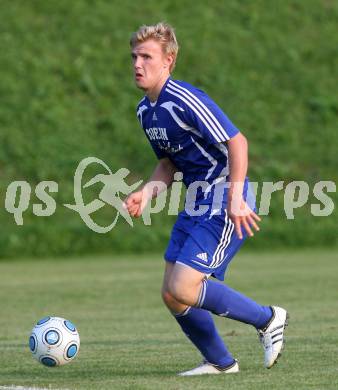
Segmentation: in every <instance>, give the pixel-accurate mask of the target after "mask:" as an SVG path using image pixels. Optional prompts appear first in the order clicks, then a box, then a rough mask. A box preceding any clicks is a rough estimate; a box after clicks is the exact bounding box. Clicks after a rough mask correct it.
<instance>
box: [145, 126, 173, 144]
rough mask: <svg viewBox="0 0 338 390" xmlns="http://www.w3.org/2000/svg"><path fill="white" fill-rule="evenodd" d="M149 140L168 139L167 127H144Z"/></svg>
mask: <svg viewBox="0 0 338 390" xmlns="http://www.w3.org/2000/svg"><path fill="white" fill-rule="evenodd" d="M146 133H147V135H148V137H149V139H150V141H154V140H163V141H168V136H167V129H166V128H165V127H150V128H149V129H146Z"/></svg>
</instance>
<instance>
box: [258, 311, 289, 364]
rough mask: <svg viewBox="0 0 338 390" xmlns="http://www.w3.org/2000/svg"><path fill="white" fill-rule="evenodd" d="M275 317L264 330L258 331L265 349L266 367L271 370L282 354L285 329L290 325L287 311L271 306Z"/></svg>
mask: <svg viewBox="0 0 338 390" xmlns="http://www.w3.org/2000/svg"><path fill="white" fill-rule="evenodd" d="M271 309H272V311H273V315H272V317H271V320H270V321H269V323H268V324H267V325H266V327H265V328H264V329H258V330H257V331H258V336H259V339H260V342H261V343H262V345H263V348H264V365H265V367H266V368H271V367H272V366H273V365H274V364H275V363H276V362H277V359H278V358H279V357H280V356H281V354H282V352H281V351H282V349H283V346H284V342H285V340H284V329H285V327H286V326H287V325H288V319H289V315H288V313H287V311H286V310H285V309H283V308H281V307H278V306H271Z"/></svg>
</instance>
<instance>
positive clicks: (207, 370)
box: [178, 360, 239, 376]
mask: <svg viewBox="0 0 338 390" xmlns="http://www.w3.org/2000/svg"><path fill="white" fill-rule="evenodd" d="M236 372H239V365H238V362H237V360H235V361H234V362H233V363H232V364H231V365H230V366H228V367H224V368H220V367H217V366H214V365H213V364H211V363H209V362H207V361H203V362H202V364H201V365H200V366H198V367H196V368H193V369H192V370H189V371H184V372H180V373H179V374H178V375H179V376H194V375H205V374H209V375H210V374H211V375H215V374H216V375H217V374H234V373H236Z"/></svg>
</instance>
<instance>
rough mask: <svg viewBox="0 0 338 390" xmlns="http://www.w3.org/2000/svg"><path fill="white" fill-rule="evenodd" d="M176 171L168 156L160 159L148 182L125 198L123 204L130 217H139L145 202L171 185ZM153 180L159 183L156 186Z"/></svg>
mask: <svg viewBox="0 0 338 390" xmlns="http://www.w3.org/2000/svg"><path fill="white" fill-rule="evenodd" d="M176 171H177V169H176V167H175V165H174V164H173V163H172V162H171V161H170V160H169V158H167V157H165V158H162V159H160V160H159V162H158V164H157V165H156V167H155V169H154V171H153V173H152V175H151V177H150V179H149V180H148V182H147V183H146V184H145V185H144V186H143V187H142V188H141V189H140V190H139V191H136V192H133V193H132V194H130V195H129V196H128V197H127V198H126V199H125V201H124V205H125V208H126V209H127V210H128V212H129V214H130V215H131V216H132V217H136V218H138V217H140V216H141V214H142V211H143V210H144V208H145V207H146V205H147V203H148V202H149V201H150V200H151V199H153V198H155V197H156V196H158V195H159V194H160V193H161V192H163V191H165V190H166V189H167V188H168V187H170V186H171V184H172V182H173V180H174V174H175V172H176ZM154 181H156V182H158V183H159V184H158V185H157V186H156V187H154V186H153V185H152V182H154Z"/></svg>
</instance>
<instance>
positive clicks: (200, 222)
mask: <svg viewBox="0 0 338 390" xmlns="http://www.w3.org/2000/svg"><path fill="white" fill-rule="evenodd" d="M243 233H244V232H243ZM243 236H244V238H243V239H242V240H240V239H239V238H238V237H237V234H236V232H235V226H234V224H233V222H232V221H231V220H230V218H228V215H227V212H226V210H222V212H221V214H220V215H213V216H212V217H210V214H209V213H207V214H205V215H202V216H199V217H196V216H190V215H188V214H187V213H186V211H182V212H181V213H180V214H179V215H178V218H177V220H176V223H175V225H174V227H173V230H172V233H171V238H170V241H169V245H168V247H167V250H166V252H165V255H164V258H165V260H166V261H168V262H171V263H176V262H177V263H182V264H186V265H188V266H190V267H192V268H194V269H196V270H197V271H200V272H202V273H204V274H207V275H212V276H214V277H215V278H217V279H219V280H224V274H225V271H226V269H227V267H228V264H229V263H230V261H231V259H232V258H233V257H234V255H235V254H236V252H237V251H238V250H239V248H240V247H241V245H242V244H243V242H244V240H245V236H246V235H245V234H243Z"/></svg>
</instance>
